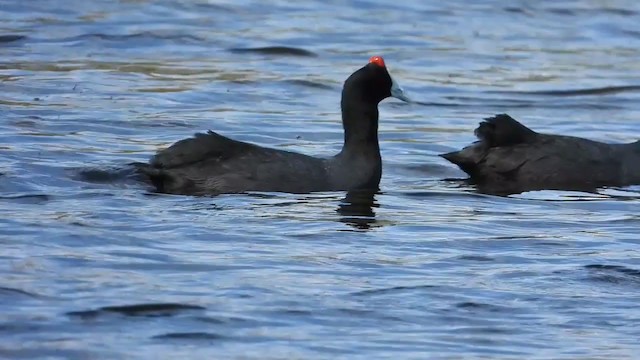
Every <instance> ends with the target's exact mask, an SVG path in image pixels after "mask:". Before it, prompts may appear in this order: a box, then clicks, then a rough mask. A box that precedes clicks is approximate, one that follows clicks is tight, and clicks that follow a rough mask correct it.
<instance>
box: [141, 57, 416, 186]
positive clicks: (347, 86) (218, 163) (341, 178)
mask: <svg viewBox="0 0 640 360" xmlns="http://www.w3.org/2000/svg"><path fill="white" fill-rule="evenodd" d="M388 97H395V98H398V99H400V100H403V101H409V99H408V98H407V97H406V96H405V95H404V93H403V91H402V88H401V87H399V86H398V84H397V83H396V82H395V81H394V80H393V79H392V77H391V76H390V75H389V72H388V71H387V68H386V65H385V62H384V59H383V58H382V57H380V56H373V57H371V58H370V59H369V63H368V64H366V65H365V66H364V67H362V68H360V69H359V70H357V71H356V72H354V73H353V74H351V76H349V78H348V79H347V80H346V81H345V82H344V85H343V89H342V101H341V103H340V105H341V108H342V124H343V128H344V145H343V147H342V150H341V151H340V153H338V154H337V155H335V156H333V157H330V158H318V157H312V156H308V155H304V154H300V153H295V152H290V151H284V150H277V149H273V148H266V147H262V146H258V145H254V144H250V143H246V142H242V141H238V140H233V139H230V138H228V137H225V136H223V135H220V134H217V133H215V132H212V131H209V132H207V133H198V134H195V136H194V137H192V138H188V139H184V140H180V141H178V142H176V143H174V144H173V145H171V146H170V147H168V148H166V149H164V150H162V151H159V152H158V153H157V154H156V155H155V156H154V157H152V158H151V160H150V162H149V163H148V164H144V163H135V164H134V165H135V166H136V167H137V169H138V171H139V172H141V173H142V174H143V176H144V177H146V178H147V179H148V180H149V181H150V182H151V184H153V186H154V187H155V188H156V190H157V191H158V192H163V193H171V194H185V195H216V194H222V193H239V192H246V191H269V192H272V191H273V192H289V193H308V192H314V191H338V190H368V189H370V190H377V189H378V185H379V183H380V177H381V175H382V161H381V158H380V148H379V145H378V103H379V102H380V101H382V100H384V99H386V98H388Z"/></svg>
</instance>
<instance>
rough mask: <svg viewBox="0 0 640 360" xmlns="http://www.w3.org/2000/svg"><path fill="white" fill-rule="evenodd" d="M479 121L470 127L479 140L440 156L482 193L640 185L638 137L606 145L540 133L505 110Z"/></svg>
mask: <svg viewBox="0 0 640 360" xmlns="http://www.w3.org/2000/svg"><path fill="white" fill-rule="evenodd" d="M485 120H486V121H483V122H481V123H480V126H479V127H478V128H477V129H476V130H475V135H476V136H477V137H478V139H479V141H477V142H475V143H473V144H471V145H469V146H467V147H466V148H464V149H462V150H460V151H454V152H450V153H447V154H442V155H440V156H442V157H444V158H445V159H447V160H448V161H450V162H452V163H454V164H456V165H458V167H460V169H462V170H463V171H464V172H466V173H467V174H468V175H469V177H470V180H471V182H472V183H475V184H476V185H477V186H478V190H480V191H482V192H487V193H493V194H515V193H520V192H524V191H531V190H545V189H546V190H576V191H593V190H595V189H596V188H598V187H602V186H627V185H634V184H640V166H639V164H640V141H636V142H634V143H629V144H606V143H602V142H598V141H593V140H588V139H583V138H578V137H573V136H561V135H549V134H540V133H537V132H535V131H533V130H531V129H529V128H527V127H526V126H524V125H522V124H520V123H519V122H518V121H516V120H514V119H513V118H512V117H510V116H509V115H506V114H501V115H496V116H494V117H491V118H487V119H485Z"/></svg>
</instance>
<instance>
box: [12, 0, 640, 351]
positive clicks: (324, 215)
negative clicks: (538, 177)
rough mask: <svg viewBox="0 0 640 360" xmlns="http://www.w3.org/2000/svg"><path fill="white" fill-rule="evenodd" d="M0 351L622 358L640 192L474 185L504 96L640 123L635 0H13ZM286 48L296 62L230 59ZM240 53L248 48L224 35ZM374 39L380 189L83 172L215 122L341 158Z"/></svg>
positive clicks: (551, 128) (633, 335)
mask: <svg viewBox="0 0 640 360" xmlns="http://www.w3.org/2000/svg"><path fill="white" fill-rule="evenodd" d="M0 19H1V20H2V21H1V22H0V35H3V37H2V38H0V42H1V43H0V89H1V92H0V94H1V95H0V113H1V119H2V120H1V121H0V126H1V129H0V173H2V176H0V234H2V235H3V236H2V237H0V239H1V240H0V243H1V247H2V254H1V255H0V258H1V259H2V260H1V261H0V278H1V279H2V281H0V286H1V287H0V305H1V306H0V358H7V359H21V358H49V359H53V358H64V359H101V358H104V359H114V358H123V359H124V358H126V359H149V358H158V359H174V358H189V359H211V358H237V359H240V358H243V359H249V358H250V359H297V358H300V359H325V358H348V359H368V358H378V359H382V358H389V359H391V358H393V359H398V358H401V359H425V358H429V359H460V358H467V359H479V358H491V359H522V358H526V359H550V358H553V359H586V358H589V359H604V358H607V359H611V358H615V359H629V358H634V357H636V356H637V355H636V354H637V353H638V351H640V346H639V345H638V343H637V339H638V337H639V336H640V329H639V328H638V326H637V324H638V321H639V320H640V312H639V311H638V310H637V304H638V301H639V300H640V295H638V289H639V287H640V261H639V260H638V258H639V256H638V255H639V254H638V245H639V243H640V239H639V238H638V235H637V234H638V229H639V224H640V217H639V216H638V215H637V214H638V213H639V211H640V201H639V199H638V198H639V197H640V195H639V192H638V187H631V188H624V189H603V190H602V191H600V193H598V194H586V193H571V192H557V191H541V192H530V193H525V194H520V195H514V196H511V197H509V198H504V197H494V196H486V195H480V194H477V193H475V192H474V189H473V188H471V187H468V186H461V185H460V184H458V183H455V182H448V181H443V180H442V179H445V178H451V177H463V174H462V173H461V172H460V171H459V170H458V169H456V168H455V167H454V166H452V165H451V164H448V163H446V161H445V160H444V159H441V158H439V157H437V154H439V153H442V152H447V151H451V150H453V149H456V148H459V147H461V146H464V145H466V144H468V143H469V142H471V141H473V140H474V138H473V134H472V131H473V129H474V128H475V126H476V125H477V123H478V122H479V121H480V120H481V119H482V118H483V117H486V116H490V115H492V114H494V113H499V112H508V113H509V114H511V115H512V116H514V117H515V118H517V119H520V120H522V121H523V122H524V123H525V124H527V125H530V126H532V127H533V128H534V129H536V130H538V131H547V132H554V133H562V134H570V135H577V136H584V137H589V138H592V139H597V140H604V141H611V142H624V141H632V140H636V139H637V137H638V134H640V125H638V119H639V118H640V105H639V104H640V102H639V100H640V91H639V90H638V87H637V86H638V85H640V78H638V76H637V74H638V73H639V70H640V62H639V61H638V58H639V57H640V46H639V45H640V32H639V31H638V27H637V24H638V21H639V20H640V4H639V3H638V2H637V1H631V0H629V1H615V0H611V1H604V0H583V1H565V2H555V1H538V2H535V3H533V2H529V1H516V2H511V3H509V4H507V3H506V2H501V1H496V0H483V1H476V2H465V1H461V0H457V1H449V2H446V3H443V2H436V1H430V2H425V1H417V0H415V1H414V0H409V1H404V2H383V1H364V0H350V1H304V2H297V3H293V2H290V1H271V2H261V1H235V0H234V1H216V2H213V1H210V2H207V1H178V0H166V1H153V2H152V1H145V0H138V1H132V0H130V1H106V0H103V1H77V0H71V1H66V2H56V3H55V4H53V3H52V2H47V1H41V0H36V1H29V2H26V1H25V2H17V1H8V0H4V1H0ZM268 46H287V47H291V48H293V49H294V50H295V49H297V51H294V52H293V53H290V54H283V53H282V52H278V51H276V52H275V53H273V52H272V53H264V52H262V53H261V52H251V51H248V52H247V51H242V50H243V49H251V48H258V47H268ZM234 49H235V50H234ZM374 54H379V55H383V56H385V59H386V62H387V65H388V67H389V68H390V71H391V73H392V75H393V76H394V77H395V78H396V80H397V81H398V82H399V83H400V84H401V85H403V86H404V87H405V89H406V90H407V92H408V93H409V95H411V96H412V97H413V98H414V99H416V100H418V101H419V102H421V103H423V104H422V105H420V104H413V105H408V104H404V103H401V102H399V101H397V100H393V99H392V100H387V101H385V102H384V103H383V104H381V106H380V113H381V128H380V138H381V146H382V149H383V150H382V151H383V159H384V175H383V181H382V183H381V188H382V193H381V194H377V195H375V196H374V197H373V198H370V197H364V198H363V197H359V196H356V195H353V194H350V195H349V196H346V194H344V193H320V194H311V195H289V194H251V195H225V196H219V197H216V198H194V197H187V196H168V195H157V194H151V193H149V191H148V189H147V188H146V187H144V186H142V185H140V184H135V183H131V182H113V183H110V182H106V183H88V182H83V181H80V180H78V179H77V178H75V177H74V176H73V171H72V170H73V169H74V168H78V167H86V166H96V167H110V166H118V165H119V164H123V163H126V162H130V161H145V160H147V159H148V158H149V156H151V155H152V154H153V152H154V151H156V150H157V149H160V148H163V147H165V146H167V145H169V144H170V143H172V142H174V141H176V140H178V139H182V138H184V137H187V136H190V135H191V134H192V133H194V132H197V131H204V130H207V129H213V130H215V131H219V132H221V133H222V134H224V135H228V136H231V137H233V138H236V139H240V140H245V141H251V142H256V143H259V144H262V145H268V146H273V147H277V148H286V149H291V150H296V151H302V152H305V153H308V154H318V155H330V154H332V153H335V152H337V151H338V149H339V147H340V145H341V140H342V133H341V130H342V129H341V126H340V124H339V118H340V115H339V106H338V103H339V94H340V88H341V84H342V81H344V79H345V78H346V77H347V76H348V75H349V74H350V73H351V72H352V71H354V70H355V69H357V68H359V67H360V66H362V65H363V64H364V63H366V61H367V59H368V58H369V57H370V56H371V55H374Z"/></svg>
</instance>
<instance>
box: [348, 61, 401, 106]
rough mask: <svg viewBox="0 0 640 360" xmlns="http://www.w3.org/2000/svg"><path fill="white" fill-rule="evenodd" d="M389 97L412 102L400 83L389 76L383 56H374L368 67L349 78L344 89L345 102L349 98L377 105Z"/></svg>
mask: <svg viewBox="0 0 640 360" xmlns="http://www.w3.org/2000/svg"><path fill="white" fill-rule="evenodd" d="M388 97H395V98H397V99H400V100H402V101H407V102H409V101H410V100H409V98H408V97H406V96H405V95H404V92H403V90H402V88H401V87H400V86H399V85H398V83H396V82H395V81H394V80H393V78H392V77H391V75H389V71H388V70H387V67H386V65H385V63H384V59H383V58H382V57H381V56H372V57H371V59H369V63H368V64H367V65H365V66H363V67H362V68H360V69H359V70H357V71H356V72H354V73H353V74H351V76H349V78H348V79H347V80H346V81H345V82H344V87H343V89H342V98H343V100H345V98H347V99H349V100H357V101H364V102H367V103H372V104H376V105H377V104H378V103H379V102H380V101H382V100H384V99H386V98H388Z"/></svg>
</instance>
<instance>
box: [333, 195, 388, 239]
mask: <svg viewBox="0 0 640 360" xmlns="http://www.w3.org/2000/svg"><path fill="white" fill-rule="evenodd" d="M376 194H377V192H376V191H349V192H348V193H347V196H346V197H345V198H344V199H342V201H341V202H340V205H338V209H337V210H336V211H337V212H338V214H340V215H341V217H340V221H341V222H343V223H345V224H347V225H350V226H353V227H354V228H356V229H358V230H368V229H370V228H371V227H373V226H374V225H375V223H376V218H375V216H376V214H375V212H374V211H373V208H374V207H379V206H380V205H378V204H377V203H376V202H375V195H376Z"/></svg>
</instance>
